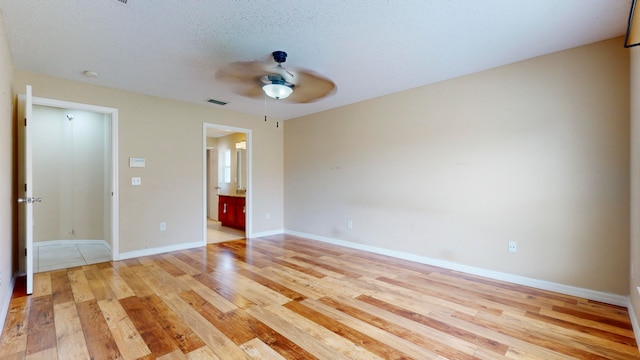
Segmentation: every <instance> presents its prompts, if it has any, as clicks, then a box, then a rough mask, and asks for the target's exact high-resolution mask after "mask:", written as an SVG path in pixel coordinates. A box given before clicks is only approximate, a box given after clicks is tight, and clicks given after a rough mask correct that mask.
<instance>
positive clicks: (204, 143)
mask: <svg viewBox="0 0 640 360" xmlns="http://www.w3.org/2000/svg"><path fill="white" fill-rule="evenodd" d="M207 129H221V130H228V131H231V132H239V133H243V134H245V135H246V141H247V184H246V186H245V188H246V189H247V193H246V196H245V201H246V204H245V206H246V212H245V219H246V220H245V222H246V225H245V229H244V231H245V237H246V238H250V237H252V234H253V233H252V231H253V226H252V224H253V221H252V218H253V216H252V214H253V211H252V209H253V201H252V199H253V191H252V190H253V175H252V174H253V171H252V167H253V165H252V164H253V161H252V160H253V155H252V154H253V145H252V144H253V137H252V134H251V129H245V128H239V127H234V126H227V125H221V124H214V123H208V122H203V123H202V194H203V195H204V196H203V197H202V215H203V216H202V239H203V243H204V246H207V202H208V201H209V194H207Z"/></svg>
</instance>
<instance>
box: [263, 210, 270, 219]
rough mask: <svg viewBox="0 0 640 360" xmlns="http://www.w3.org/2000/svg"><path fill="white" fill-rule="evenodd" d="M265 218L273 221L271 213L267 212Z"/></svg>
mask: <svg viewBox="0 0 640 360" xmlns="http://www.w3.org/2000/svg"><path fill="white" fill-rule="evenodd" d="M264 218H265V219H267V220H269V219H271V213H269V212H268V211H267V213H266V214H265V215H264Z"/></svg>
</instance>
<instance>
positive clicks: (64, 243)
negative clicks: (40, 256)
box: [33, 239, 111, 250]
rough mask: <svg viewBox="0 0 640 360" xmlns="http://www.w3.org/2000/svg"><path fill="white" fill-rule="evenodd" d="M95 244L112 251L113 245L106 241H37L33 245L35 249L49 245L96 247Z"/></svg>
mask: <svg viewBox="0 0 640 360" xmlns="http://www.w3.org/2000/svg"><path fill="white" fill-rule="evenodd" d="M95 244H100V245H104V246H105V247H107V248H108V249H109V250H111V244H109V243H108V242H107V241H106V240H82V239H74V240H64V239H61V240H47V241H36V242H34V243H33V247H34V248H36V247H39V246H49V245H95Z"/></svg>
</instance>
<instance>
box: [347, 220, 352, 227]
mask: <svg viewBox="0 0 640 360" xmlns="http://www.w3.org/2000/svg"><path fill="white" fill-rule="evenodd" d="M347 227H348V228H349V229H353V221H351V220H347Z"/></svg>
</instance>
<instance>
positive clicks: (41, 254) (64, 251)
mask: <svg viewBox="0 0 640 360" xmlns="http://www.w3.org/2000/svg"><path fill="white" fill-rule="evenodd" d="M33 250H34V256H33V271H34V272H43V271H50V270H58V269H66V268H70V267H74V266H82V265H88V264H97V263H100V262H104V261H110V260H111V249H110V248H108V247H107V246H105V245H104V243H102V242H100V243H97V244H86V243H83V244H51V245H40V246H37V245H36V244H34V247H33Z"/></svg>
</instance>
